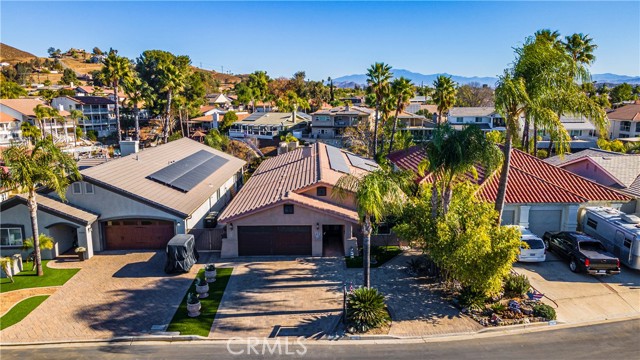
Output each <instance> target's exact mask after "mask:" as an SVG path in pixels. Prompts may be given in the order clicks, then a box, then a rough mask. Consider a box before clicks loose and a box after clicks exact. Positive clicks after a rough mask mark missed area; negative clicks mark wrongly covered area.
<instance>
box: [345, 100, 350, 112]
mask: <svg viewBox="0 0 640 360" xmlns="http://www.w3.org/2000/svg"><path fill="white" fill-rule="evenodd" d="M349 110H350V106H349V102H347V103H346V104H345V105H344V111H349Z"/></svg>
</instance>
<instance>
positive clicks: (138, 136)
mask: <svg viewBox="0 0 640 360" xmlns="http://www.w3.org/2000/svg"><path fill="white" fill-rule="evenodd" d="M133 113H134V117H135V122H136V140H138V141H140V110H139V109H138V104H135V105H134V106H133Z"/></svg>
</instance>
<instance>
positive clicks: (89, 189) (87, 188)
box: [84, 183, 93, 194]
mask: <svg viewBox="0 0 640 360" xmlns="http://www.w3.org/2000/svg"><path fill="white" fill-rule="evenodd" d="M84 193H85V194H93V184H89V183H84Z"/></svg>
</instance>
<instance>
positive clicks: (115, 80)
mask: <svg viewBox="0 0 640 360" xmlns="http://www.w3.org/2000/svg"><path fill="white" fill-rule="evenodd" d="M132 76H133V74H132V71H131V62H130V61H129V59H127V58H125V57H123V56H118V52H117V51H114V50H112V51H110V52H109V55H107V57H106V58H105V59H104V67H103V68H102V73H101V78H102V80H103V81H104V82H105V83H107V84H109V85H111V86H113V93H114V94H115V101H116V107H115V113H116V124H117V131H118V141H120V140H122V130H121V128H120V95H118V91H119V88H120V84H121V83H123V82H125V83H126V82H127V81H129V78H130V77H132Z"/></svg>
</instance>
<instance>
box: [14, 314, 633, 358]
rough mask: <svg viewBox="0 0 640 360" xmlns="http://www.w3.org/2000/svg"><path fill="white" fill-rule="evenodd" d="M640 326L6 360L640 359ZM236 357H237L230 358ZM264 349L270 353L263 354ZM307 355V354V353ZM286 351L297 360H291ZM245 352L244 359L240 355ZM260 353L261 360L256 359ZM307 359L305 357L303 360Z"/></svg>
mask: <svg viewBox="0 0 640 360" xmlns="http://www.w3.org/2000/svg"><path fill="white" fill-rule="evenodd" d="M638 332H640V321H638V320H632V321H624V322H617V323H607V324H600V325H592V326H585V327H577V328H568V329H556V330H548V331H540V332H530V333H524V334H517V335H503V334H498V333H496V334H493V336H491V337H473V338H469V339H463V340H456V339H447V341H439V340H435V341H432V342H426V343H402V342H386V343H378V344H374V343H372V342H367V343H366V344H365V343H364V342H363V341H358V340H353V341H336V342H321V343H319V342H306V343H304V345H305V347H304V348H303V347H301V346H299V345H298V344H296V343H295V342H293V341H291V342H290V343H289V344H290V346H289V348H288V349H287V348H285V346H284V341H281V342H280V344H281V346H279V347H276V346H275V345H273V344H271V348H272V349H273V352H270V350H269V349H267V348H263V346H262V345H261V344H260V345H256V346H255V347H254V349H255V351H252V352H251V355H247V350H246V345H245V346H243V345H242V344H232V345H228V344H227V343H226V342H216V343H206V342H195V343H190V342H187V343H184V342H177V343H170V342H158V343H148V342H147V343H139V344H138V343H133V344H130V343H113V344H97V345H78V346H74V345H63V346H54V347H42V346H40V347H38V346H28V347H21V348H3V349H2V358H3V360H12V359H24V358H29V359H45V358H46V359H52V358H54V359H67V360H72V359H260V358H280V359H283V358H304V359H367V360H369V359H384V360H388V359H410V360H414V359H532V358H536V359H563V360H567V359H579V360H582V359H584V358H585V357H588V358H590V359H609V358H612V357H615V358H616V359H635V358H637V356H638V352H639V351H640V344H638V341H637V337H638V335H637V334H638ZM229 349H231V351H234V352H235V353H236V354H235V355H234V354H231V353H230V352H229ZM263 349H264V350H263ZM304 350H306V352H304V353H303V351H304ZM286 351H288V352H289V353H294V354H296V351H299V353H298V354H296V355H286ZM239 352H242V353H239ZM256 352H257V353H258V354H256ZM301 354H302V355H301Z"/></svg>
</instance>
